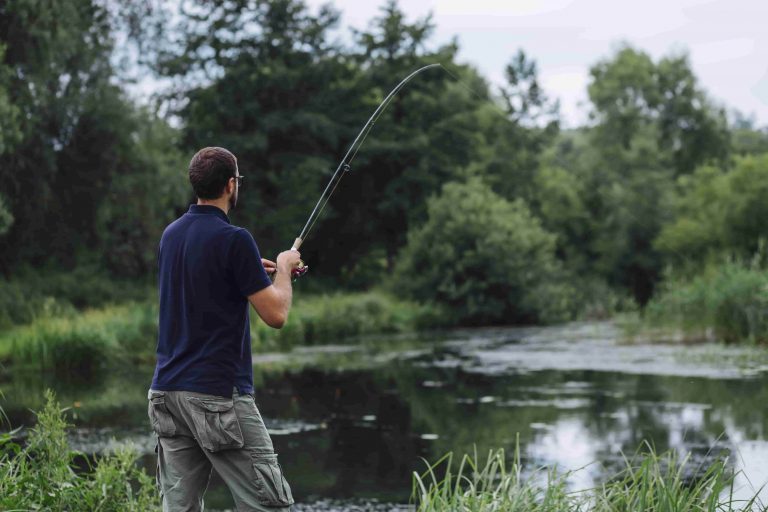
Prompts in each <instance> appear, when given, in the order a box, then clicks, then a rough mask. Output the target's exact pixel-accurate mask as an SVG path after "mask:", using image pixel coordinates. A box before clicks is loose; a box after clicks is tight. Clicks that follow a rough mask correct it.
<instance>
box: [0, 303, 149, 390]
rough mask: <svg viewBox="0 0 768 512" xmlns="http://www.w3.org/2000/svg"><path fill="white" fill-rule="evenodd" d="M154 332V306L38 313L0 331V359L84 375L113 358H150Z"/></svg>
mask: <svg viewBox="0 0 768 512" xmlns="http://www.w3.org/2000/svg"><path fill="white" fill-rule="evenodd" d="M156 337H157V306H155V305H154V304H152V303H145V302H140V303H127V304H123V305H119V306H107V307H104V308H101V309H90V310H85V311H83V312H70V313H67V314H64V315H53V316H39V317H37V318H36V319H35V320H34V321H32V322H31V323H30V324H27V325H23V326H18V327H15V328H11V329H10V330H7V331H5V332H3V333H0V360H10V361H11V362H12V363H13V364H15V365H22V366H25V365H26V366H37V367H40V368H42V369H45V370H54V371H56V372H57V373H61V374H81V375H88V374H91V373H93V372H94V371H96V370H98V369H99V368H101V367H103V366H105V365H108V364H109V363H110V362H115V361H117V360H120V361H125V360H126V359H134V360H144V359H148V358H151V357H152V355H153V351H154V347H155V341H156Z"/></svg>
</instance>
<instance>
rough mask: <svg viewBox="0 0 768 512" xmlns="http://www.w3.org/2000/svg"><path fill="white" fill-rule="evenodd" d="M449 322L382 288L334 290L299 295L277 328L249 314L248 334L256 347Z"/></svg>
mask: <svg viewBox="0 0 768 512" xmlns="http://www.w3.org/2000/svg"><path fill="white" fill-rule="evenodd" d="M449 325H450V319H449V318H447V317H446V316H445V315H444V314H442V312H441V311H440V310H438V309H436V308H434V307H431V306H427V305H420V304H416V303H413V302H409V301H405V300H403V299H401V298H395V297H393V296H390V295H387V294H385V293H381V292H366V293H346V294H343V293H336V294H329V295H316V296H309V297H301V298H299V299H297V301H296V303H295V304H294V307H293V309H292V310H291V314H290V315H289V317H288V322H286V325H285V326H284V327H283V328H282V329H280V330H275V329H271V328H269V327H267V325H266V324H264V323H263V322H261V321H259V320H257V318H256V315H255V314H252V322H251V336H252V339H253V345H254V351H260V350H265V349H276V348H279V349H287V348H290V347H292V346H296V345H314V344H325V343H338V342H348V341H349V340H350V339H353V338H357V337H360V336H365V335H372V334H386V333H401V332H412V331H416V330H418V329H425V328H435V327H447V326H449Z"/></svg>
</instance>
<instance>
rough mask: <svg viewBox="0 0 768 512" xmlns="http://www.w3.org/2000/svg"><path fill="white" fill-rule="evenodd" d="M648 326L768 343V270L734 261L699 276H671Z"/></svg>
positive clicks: (650, 307)
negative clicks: (661, 325) (662, 326)
mask: <svg viewBox="0 0 768 512" xmlns="http://www.w3.org/2000/svg"><path fill="white" fill-rule="evenodd" d="M645 321H646V322H647V323H652V324H653V323H655V324H666V325H672V326H676V327H680V328H682V329H684V330H686V331H689V332H690V331H694V332H699V333H701V332H705V331H706V330H708V329H713V330H714V334H715V336H716V337H717V338H718V339H719V340H722V341H726V342H739V341H749V342H755V343H766V342H768V270H765V268H764V266H761V265H757V264H754V263H753V264H744V263H739V262H735V261H729V262H725V263H720V264H713V265H710V266H708V267H707V268H706V269H705V270H704V271H703V272H701V273H700V274H699V275H696V276H695V277H693V278H675V277H674V276H669V277H668V278H667V280H666V282H665V283H664V288H663V290H662V291H661V293H660V294H659V295H658V297H656V298H654V300H653V301H651V302H650V303H649V304H648V307H647V308H646V312H645Z"/></svg>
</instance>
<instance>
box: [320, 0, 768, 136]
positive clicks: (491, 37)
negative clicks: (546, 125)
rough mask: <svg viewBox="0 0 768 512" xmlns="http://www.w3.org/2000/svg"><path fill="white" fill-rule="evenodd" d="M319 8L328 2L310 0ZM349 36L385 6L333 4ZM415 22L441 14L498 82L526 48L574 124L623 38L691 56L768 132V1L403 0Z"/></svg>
mask: <svg viewBox="0 0 768 512" xmlns="http://www.w3.org/2000/svg"><path fill="white" fill-rule="evenodd" d="M305 2H306V3H307V5H309V6H310V7H311V8H312V9H315V8H317V7H318V6H320V5H321V4H324V3H327V0H305ZM331 3H332V4H333V5H335V6H336V8H338V9H339V10H341V12H342V20H341V23H342V28H341V30H340V32H339V33H340V34H343V35H346V34H348V30H347V27H349V26H352V27H355V28H365V27H366V26H367V24H368V23H369V22H370V20H371V19H372V18H374V17H375V16H376V15H377V14H378V13H379V8H380V6H381V5H382V4H383V3H384V1H383V0H381V1H370V0H368V1H366V0H333V1H332V2H331ZM399 6H400V8H401V9H402V10H403V11H404V12H405V13H406V15H407V17H408V19H409V21H413V20H415V19H417V18H421V17H424V16H425V15H427V14H428V13H430V12H431V13H432V15H433V21H434V23H435V25H436V29H435V34H434V37H433V42H434V44H435V45H439V44H441V43H445V42H449V41H450V40H451V38H453V37H454V36H455V37H457V38H458V42H459V48H460V52H459V61H462V62H468V63H471V64H473V65H474V66H475V67H477V69H479V70H480V72H481V73H482V74H483V75H484V76H485V77H487V78H488V79H490V80H491V82H493V83H498V84H501V83H502V82H503V73H504V67H505V65H506V64H507V63H508V62H509V60H510V58H511V57H512V55H513V54H514V53H515V52H516V51H517V50H518V49H519V48H522V49H523V50H524V51H525V53H526V54H527V55H528V56H529V57H531V58H533V59H534V60H536V62H537V63H538V68H539V77H540V82H541V84H542V86H543V87H544V89H545V91H546V92H547V93H548V94H549V95H550V96H551V97H554V98H559V99H560V101H561V115H562V119H563V125H564V126H565V127H573V126H577V125H580V124H583V123H584V122H585V121H586V119H587V108H588V106H587V105H586V102H587V93H586V88H587V84H588V73H589V67H590V66H591V65H593V64H594V63H595V62H597V61H599V60H601V59H604V58H607V57H609V56H610V55H611V53H612V52H613V51H614V50H615V48H616V47H617V46H618V45H620V44H621V43H623V42H626V43H629V44H631V45H633V46H634V47H636V48H638V49H641V50H643V51H645V52H647V53H649V54H650V55H651V56H652V57H653V58H654V60H656V59H658V58H660V57H663V56H664V55H668V54H669V53H671V52H680V51H687V52H688V53H689V55H690V60H691V65H692V67H693V70H694V73H695V74H696V76H697V77H698V79H699V83H700V85H701V86H702V87H703V88H704V89H705V90H706V91H707V93H708V94H709V96H710V97H711V98H712V99H713V100H715V101H716V102H718V103H719V104H721V105H725V106H726V107H728V108H729V109H732V108H735V109H738V110H740V111H741V112H742V113H744V114H747V115H754V117H755V121H756V124H757V125H758V126H768V0H642V1H640V0H538V1H536V0H506V1H502V0H399Z"/></svg>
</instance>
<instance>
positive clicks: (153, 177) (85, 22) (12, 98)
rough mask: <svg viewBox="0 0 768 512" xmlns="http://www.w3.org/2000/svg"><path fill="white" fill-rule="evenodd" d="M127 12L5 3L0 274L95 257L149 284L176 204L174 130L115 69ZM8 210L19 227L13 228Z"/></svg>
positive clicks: (100, 6) (69, 4)
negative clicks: (138, 99) (128, 92)
mask: <svg viewBox="0 0 768 512" xmlns="http://www.w3.org/2000/svg"><path fill="white" fill-rule="evenodd" d="M123 10H126V11H132V12H139V11H141V10H142V9H141V7H137V3H135V2H134V3H133V6H132V7H126V6H119V5H116V4H114V5H113V3H110V2H100V1H96V0H72V1H53V2H47V3H45V5H40V4H39V2H35V1H31V0H11V1H9V2H5V3H4V5H3V8H2V9H1V10H0V34H2V39H1V40H0V116H2V117H3V120H4V122H3V125H2V128H0V153H3V165H2V166H0V196H3V197H4V198H5V199H6V201H7V204H6V205H5V207H4V208H0V218H4V219H5V220H0V228H2V229H4V230H5V229H7V233H6V234H5V235H4V237H3V244H2V245H1V246H0V270H1V271H2V272H3V274H5V275H6V276H7V275H10V273H11V272H12V271H13V270H16V269H17V268H18V267H19V266H21V265H25V264H31V265H37V266H42V265H44V264H46V263H53V262H55V264H56V265H57V266H59V267H60V268H65V269H71V268H75V267H76V266H77V265H78V264H81V263H83V262H84V261H87V262H93V261H94V260H96V259H97V256H96V255H99V254H103V255H104V256H106V259H107V261H106V262H100V263H101V266H102V267H105V266H106V265H105V263H109V264H110V265H111V267H112V269H116V270H118V271H119V272H118V273H122V274H124V275H131V276H135V275H138V274H142V275H146V274H148V273H149V270H150V269H151V262H152V260H153V258H152V257H151V254H152V253H153V251H154V248H155V247H156V243H157V242H156V240H154V236H155V235H156V234H157V232H158V229H162V227H164V226H165V224H167V223H168V222H169V221H170V220H172V219H173V216H174V215H173V213H174V212H173V210H172V209H171V211H169V208H168V204H169V203H172V204H174V205H175V206H176V207H178V205H179V204H182V205H183V202H184V198H183V197H182V198H180V197H179V194H178V193H176V194H174V193H170V191H169V189H170V188H171V185H170V183H171V181H172V180H169V179H168V176H169V173H168V167H169V165H173V166H177V164H176V163H175V162H178V159H177V158H175V157H177V155H178V152H177V150H176V149H175V148H174V147H173V144H174V140H173V136H172V135H169V132H171V131H172V130H171V129H170V128H169V127H167V126H164V123H163V122H161V121H159V120H157V119H156V116H154V115H151V114H148V113H146V112H143V111H142V110H141V109H137V108H136V107H134V105H132V103H131V102H130V101H129V98H127V97H126V96H125V95H124V93H123V91H122V90H121V88H120V86H119V83H120V80H119V76H118V71H117V70H116V69H115V68H114V67H113V65H112V63H113V60H112V56H113V50H114V41H113V36H114V35H115V34H118V37H121V38H122V37H124V36H125V31H122V30H121V29H119V28H118V27H119V26H120V25H119V24H120V23H122V21H121V20H122V19H123V15H122V12H123ZM6 98H7V101H8V103H9V104H10V105H12V106H13V108H12V110H13V112H12V111H9V110H8V109H7V108H6V107H5V103H6V101H5V99H6ZM14 112H15V113H14ZM16 114H18V115H16ZM160 125H163V126H162V127H161V126H160ZM175 170H176V171H177V172H180V171H181V169H179V168H178V167H177V168H176V169H175ZM126 182H128V183H129V184H126ZM137 182H138V183H140V184H141V186H137V185H135V183H137ZM158 182H161V183H162V185H163V186H159V185H158ZM177 182H178V178H177ZM141 187H143V188H141ZM161 194H162V195H161ZM118 205H119V206H122V208H123V209H122V210H121V213H120V215H122V217H121V218H120V219H119V220H116V217H119V215H118V214H117V213H115V212H114V209H116V208H118V207H119V206H118ZM105 208H106V209H108V210H110V211H111V213H109V212H107V213H106V215H105V213H104V212H103V210H104V209H105ZM131 208H132V209H133V211H130V212H126V209H129V210H130V209H131ZM139 208H141V210H139ZM4 210H7V211H8V212H9V213H10V214H11V215H12V217H13V218H14V219H15V221H14V222H13V224H12V225H10V229H8V227H9V226H8V222H7V221H8V219H9V218H8V217H7V215H4V214H3V211H4ZM126 216H127V218H126ZM105 217H106V219H105ZM110 221H111V222H110ZM126 246H129V247H130V249H129V250H127V249H126ZM115 252H119V254H120V256H119V257H117V258H116V257H114V253H115ZM126 252H127V253H128V255H127V256H125V253H126ZM135 253H139V256H136V255H135ZM115 260H117V261H115ZM125 260H129V261H128V263H126V262H125ZM137 260H138V263H137ZM126 269H127V270H126Z"/></svg>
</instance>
